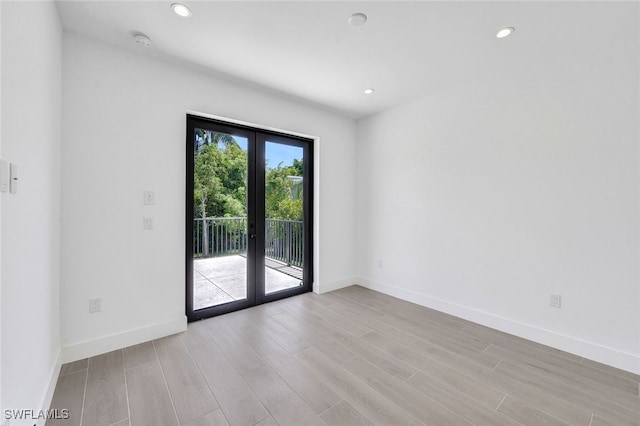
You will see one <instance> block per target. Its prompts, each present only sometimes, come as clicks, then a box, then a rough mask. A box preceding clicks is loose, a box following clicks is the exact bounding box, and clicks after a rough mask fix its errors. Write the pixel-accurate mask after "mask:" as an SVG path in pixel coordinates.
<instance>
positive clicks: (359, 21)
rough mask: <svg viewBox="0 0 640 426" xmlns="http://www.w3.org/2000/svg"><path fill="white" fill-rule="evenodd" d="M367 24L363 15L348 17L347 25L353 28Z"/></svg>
mask: <svg viewBox="0 0 640 426" xmlns="http://www.w3.org/2000/svg"><path fill="white" fill-rule="evenodd" d="M366 22H367V15H365V14H364V13H354V14H353V15H351V16H349V23H350V24H351V25H353V26H354V27H359V26H362V25H364V24H365V23H366Z"/></svg>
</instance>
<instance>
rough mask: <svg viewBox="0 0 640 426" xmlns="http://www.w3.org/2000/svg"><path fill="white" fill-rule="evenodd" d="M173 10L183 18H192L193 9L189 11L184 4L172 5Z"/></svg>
mask: <svg viewBox="0 0 640 426" xmlns="http://www.w3.org/2000/svg"><path fill="white" fill-rule="evenodd" d="M171 9H173V11H174V12H175V13H176V15H178V16H182V17H183V18H188V17H189V16H191V9H189V8H188V7H187V6H185V5H184V4H180V3H174V4H172V5H171Z"/></svg>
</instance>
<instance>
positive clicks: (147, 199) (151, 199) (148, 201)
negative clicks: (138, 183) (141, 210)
mask: <svg viewBox="0 0 640 426" xmlns="http://www.w3.org/2000/svg"><path fill="white" fill-rule="evenodd" d="M155 203H156V194H155V193H154V192H153V191H144V204H145V205H146V206H152V205H154V204H155Z"/></svg>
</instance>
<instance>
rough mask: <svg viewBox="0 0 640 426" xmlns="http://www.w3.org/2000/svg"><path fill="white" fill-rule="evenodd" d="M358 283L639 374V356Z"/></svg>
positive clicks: (370, 282)
mask: <svg viewBox="0 0 640 426" xmlns="http://www.w3.org/2000/svg"><path fill="white" fill-rule="evenodd" d="M356 282H358V283H359V285H361V286H363V287H366V288H369V289H371V290H376V291H379V292H380V293H384V294H388V295H389V296H393V297H397V298H399V299H402V300H406V301H408V302H412V303H416V304H418V305H422V306H425V307H428V308H431V309H435V310H437V311H440V312H444V313H447V314H450V315H453V316H456V317H459V318H463V319H466V320H468V321H471V322H474V323H476V324H481V325H484V326H486V327H490V328H493V329H496V330H500V331H503V332H505V333H509V334H513V335H515V336H518V337H522V338H524V339H527V340H531V341H534V342H537V343H541V344H543V345H547V346H550V347H553V348H556V349H560V350H562V351H565V352H569V353H572V354H575V355H578V356H581V357H583V358H587V359H590V360H593V361H597V362H600V363H602V364H607V365H610V366H612V367H616V368H620V369H622V370H626V371H630V372H632V373H635V374H640V356H638V355H636V354H632V353H628V352H623V351H620V350H617V349H614V348H610V347H607V346H603V345H599V344H597V343H593V342H589V341H585V340H582V339H578V338H576V337H572V336H567V335H564V334H560V333H557V332H554V331H552V330H547V329H543V328H540V327H537V326H534V325H531V324H526V323H522V322H519V321H514V320H512V319H509V318H505V317H502V316H500V315H495V314H492V313H490V312H485V311H481V310H478V309H474V308H471V307H469V306H463V305H459V304H457V303H453V302H449V301H447V300H442V299H438V298H436V297H432V296H429V295H427V294H422V293H418V292H414V291H411V290H406V289H403V288H400V287H397V286H393V285H389V284H385V283H381V282H378V281H374V280H370V279H367V278H358V279H357V280H356Z"/></svg>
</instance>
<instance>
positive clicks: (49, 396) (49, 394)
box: [36, 349, 62, 426]
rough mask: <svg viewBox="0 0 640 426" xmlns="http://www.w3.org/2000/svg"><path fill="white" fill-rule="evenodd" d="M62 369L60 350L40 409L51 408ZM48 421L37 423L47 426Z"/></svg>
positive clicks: (43, 420) (39, 425) (40, 420)
mask: <svg viewBox="0 0 640 426" xmlns="http://www.w3.org/2000/svg"><path fill="white" fill-rule="evenodd" d="M61 367H62V351H61V350H60V349H58V356H57V357H56V361H55V362H54V364H53V366H52V368H51V373H50V374H49V384H48V385H47V389H46V390H45V393H44V395H43V396H42V401H41V403H40V409H41V410H43V411H45V410H48V409H49V408H50V407H51V401H52V400H53V393H54V392H55V390H56V385H57V384H58V377H59V376H60V368H61ZM45 423H46V419H39V420H38V421H37V423H36V424H37V425H38V426H45Z"/></svg>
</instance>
